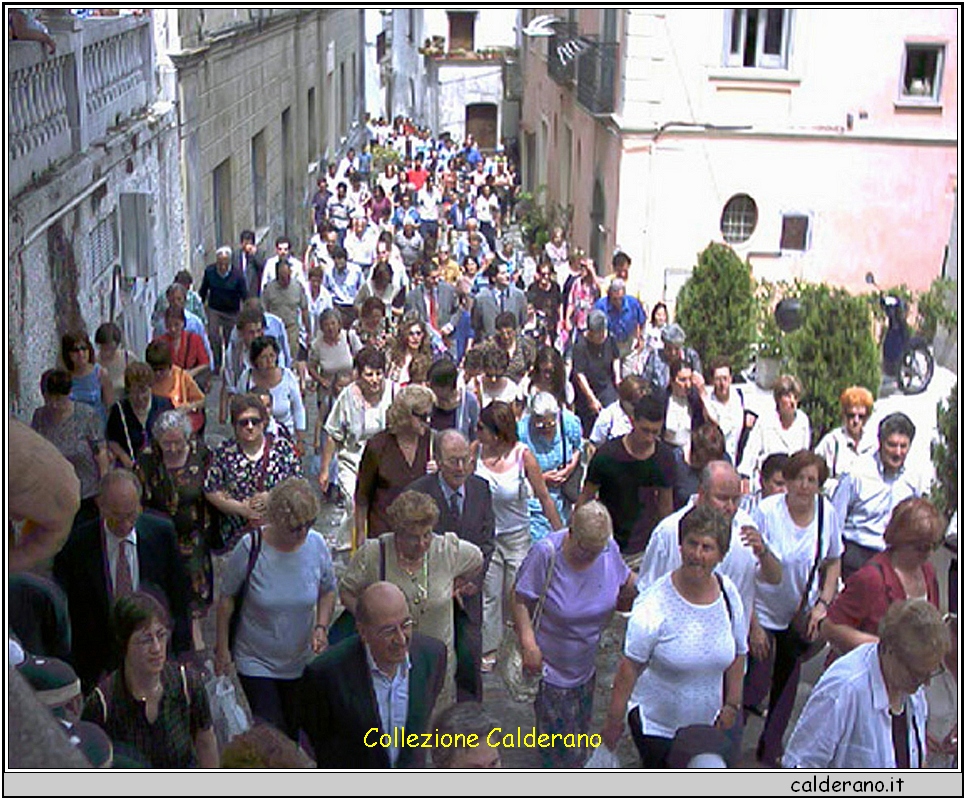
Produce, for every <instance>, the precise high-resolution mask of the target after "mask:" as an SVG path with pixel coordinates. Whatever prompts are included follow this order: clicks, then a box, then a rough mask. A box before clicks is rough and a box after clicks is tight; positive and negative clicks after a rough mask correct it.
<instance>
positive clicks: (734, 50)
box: [725, 8, 792, 69]
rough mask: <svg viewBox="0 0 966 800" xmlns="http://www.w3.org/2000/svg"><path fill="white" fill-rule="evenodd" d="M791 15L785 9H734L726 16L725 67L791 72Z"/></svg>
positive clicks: (727, 12)
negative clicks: (789, 58) (789, 60)
mask: <svg viewBox="0 0 966 800" xmlns="http://www.w3.org/2000/svg"><path fill="white" fill-rule="evenodd" d="M791 17H792V12H791V11H790V10H789V9H784V8H735V9H731V10H729V11H726V12H725V23H726V24H725V36H726V47H725V64H726V65H727V66H729V67H760V68H765V69H788V51H789V38H790V35H791Z"/></svg>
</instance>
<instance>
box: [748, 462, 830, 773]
mask: <svg viewBox="0 0 966 800" xmlns="http://www.w3.org/2000/svg"><path fill="white" fill-rule="evenodd" d="M782 473H783V474H784V476H785V485H786V489H787V491H786V492H785V493H784V494H776V495H772V496H771V497H766V498H765V499H764V500H762V501H761V503H760V504H759V505H758V509H757V511H756V512H755V522H756V524H757V526H758V529H759V530H760V531H761V533H762V536H764V537H765V538H766V540H767V541H768V543H769V546H770V547H771V549H772V551H773V552H774V554H775V556H776V557H777V558H778V560H779V561H781V564H782V579H781V583H778V584H773V585H770V584H766V583H764V582H763V581H760V580H756V582H755V616H756V619H757V623H758V624H755V625H752V631H751V633H750V635H749V640H750V644H751V656H752V657H751V660H750V663H749V668H748V678H747V680H746V693H745V694H746V696H745V702H746V703H747V704H748V705H751V706H756V705H757V704H758V703H759V702H760V701H761V700H762V699H763V698H764V696H765V694H766V692H768V687H769V684H770V687H771V690H770V694H769V699H768V715H767V717H766V719H765V727H764V729H763V730H762V733H761V738H760V739H759V740H758V760H759V761H761V762H762V763H763V764H767V765H768V766H773V767H774V766H778V762H779V760H780V759H781V754H782V736H783V735H784V733H785V728H786V727H787V726H788V721H789V719H790V718H791V714H792V709H793V707H794V704H795V690H796V688H797V686H798V677H799V673H800V671H801V665H802V653H803V649H802V647H803V640H802V639H801V638H800V637H799V636H798V635H797V634H796V633H795V631H794V630H792V620H793V619H794V617H795V616H796V614H797V612H798V609H799V607H800V606H802V607H804V608H806V609H810V612H809V619H808V631H807V633H808V639H809V640H810V641H811V640H814V639H815V637H816V635H817V633H818V626H819V623H820V622H821V621H822V619H824V618H825V615H826V614H827V613H828V607H829V604H830V603H831V602H832V599H833V598H834V597H835V590H836V586H837V585H838V579H839V572H840V569H841V557H842V550H843V544H842V528H841V523H840V521H839V518H838V516H837V515H836V513H835V509H834V508H833V507H832V504H831V503H830V502H829V501H828V500H826V499H825V498H824V497H823V496H822V495H821V491H822V484H823V483H825V481H826V479H827V478H828V466H827V465H826V463H825V459H823V458H822V457H821V456H818V455H816V454H815V453H813V452H811V451H809V450H800V451H798V452H797V453H795V454H794V455H792V456H791V457H790V458H789V459H788V461H787V462H785V467H784V469H783V470H782ZM803 598H804V600H803ZM769 678H770V680H769Z"/></svg>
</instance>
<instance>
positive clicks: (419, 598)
mask: <svg viewBox="0 0 966 800" xmlns="http://www.w3.org/2000/svg"><path fill="white" fill-rule="evenodd" d="M396 561H397V563H398V564H399V568H400V569H401V570H402V571H403V572H405V573H406V575H407V576H409V580H411V581H412V582H413V591H414V595H413V605H414V606H418V605H420V604H421V603H423V602H425V601H426V599H427V598H428V597H429V557H428V553H424V554H423V557H422V565H421V568H420V567H416V568H415V569H408V568H407V567H406V566H404V565H403V562H402V560H401V559H400V558H399V556H398V554H397V556H396ZM420 578H422V581H421V582H420Z"/></svg>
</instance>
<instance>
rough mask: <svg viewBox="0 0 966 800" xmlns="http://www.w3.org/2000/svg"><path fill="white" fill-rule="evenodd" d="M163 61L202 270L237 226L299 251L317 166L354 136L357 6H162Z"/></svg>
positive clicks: (197, 268)
mask: <svg viewBox="0 0 966 800" xmlns="http://www.w3.org/2000/svg"><path fill="white" fill-rule="evenodd" d="M155 13H156V15H157V30H158V37H159V41H160V42H161V44H160V45H159V51H160V52H161V54H162V61H165V60H167V61H168V63H170V71H171V73H172V80H171V85H172V88H173V90H174V91H175V92H176V97H177V105H178V108H179V111H180V116H179V121H180V127H181V139H182V145H181V147H182V162H183V169H184V189H185V240H186V243H187V256H186V258H187V261H188V264H189V266H190V269H191V270H192V271H193V272H194V273H195V274H196V275H200V273H201V271H202V270H203V269H204V266H205V265H206V264H209V263H211V262H213V261H214V253H215V250H216V249H217V248H218V247H220V246H222V245H229V246H232V247H235V246H237V243H238V241H239V234H240V233H241V231H242V230H245V229H251V230H254V231H255V232H256V236H257V238H258V241H259V242H260V244H261V245H262V247H263V248H264V249H266V250H268V251H273V249H274V241H275V239H276V238H277V237H279V236H282V235H286V236H288V237H289V238H290V239H291V240H292V246H293V251H294V252H301V250H302V249H303V248H304V247H305V245H306V244H307V240H308V237H309V236H310V235H311V233H312V231H311V228H310V222H309V220H310V208H309V201H310V200H311V197H312V194H313V193H314V191H315V183H316V179H317V177H318V174H319V172H320V171H321V170H322V169H323V168H324V166H325V164H326V163H327V162H328V161H332V160H336V159H337V158H338V157H340V156H341V155H342V154H343V153H344V152H345V150H346V149H347V147H348V146H349V144H352V143H354V142H355V139H356V138H359V131H360V128H361V118H362V110H363V104H362V100H361V98H362V97H363V94H364V92H363V86H364V84H363V54H364V48H363V28H362V11H361V10H360V9H294V8H293V9H287V8H282V9H242V10H238V9H220V8H218V9H165V10H159V11H157V12H155Z"/></svg>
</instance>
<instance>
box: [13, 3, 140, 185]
mask: <svg viewBox="0 0 966 800" xmlns="http://www.w3.org/2000/svg"><path fill="white" fill-rule="evenodd" d="M48 24H49V27H50V31H51V35H52V36H53V38H54V41H56V42H57V52H56V53H55V54H54V55H52V56H51V55H46V54H45V52H44V50H43V48H42V47H41V45H40V44H39V43H38V42H34V41H24V42H10V43H9V51H8V52H9V59H8V62H7V87H8V93H9V105H8V118H7V125H8V130H9V131H10V135H9V149H8V162H7V164H8V175H9V193H10V196H11V197H14V196H16V195H17V194H18V193H19V192H20V191H21V190H22V189H24V188H26V187H27V186H28V185H30V184H31V183H32V182H33V181H35V180H37V179H38V178H39V177H40V176H41V175H42V174H43V173H44V172H45V171H46V170H48V169H49V168H50V167H52V166H54V165H55V164H57V163H58V162H61V161H63V160H64V159H67V158H69V157H70V156H72V155H74V154H77V153H81V152H84V151H85V150H87V149H88V148H89V147H90V145H91V144H92V143H94V142H97V141H98V140H100V139H103V138H104V136H105V135H106V134H107V133H108V131H109V130H110V129H112V128H114V127H116V126H118V125H120V124H121V123H122V122H123V121H124V120H125V119H128V118H130V117H131V116H133V115H136V114H138V113H140V112H141V111H142V110H143V109H144V108H145V106H147V105H148V104H149V103H150V102H151V101H152V100H153V99H154V80H153V43H152V37H151V20H150V17H147V16H144V17H104V18H92V19H86V20H78V19H74V18H73V17H70V16H69V15H63V16H59V17H54V18H53V19H51V20H49V21H48Z"/></svg>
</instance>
